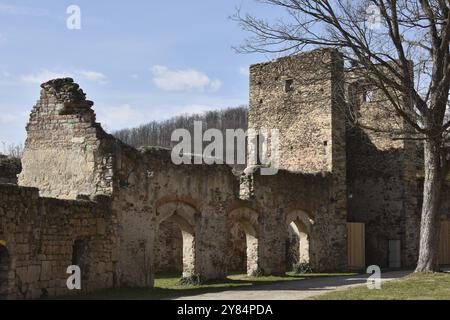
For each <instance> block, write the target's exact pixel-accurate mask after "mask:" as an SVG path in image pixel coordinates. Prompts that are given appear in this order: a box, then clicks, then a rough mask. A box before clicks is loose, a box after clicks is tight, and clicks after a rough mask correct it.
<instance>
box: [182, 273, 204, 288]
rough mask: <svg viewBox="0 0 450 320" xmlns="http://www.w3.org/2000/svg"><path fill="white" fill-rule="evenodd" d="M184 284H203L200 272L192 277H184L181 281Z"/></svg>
mask: <svg viewBox="0 0 450 320" xmlns="http://www.w3.org/2000/svg"><path fill="white" fill-rule="evenodd" d="M179 283H180V285H182V286H199V285H201V284H202V281H201V279H200V276H199V275H198V274H196V275H192V276H190V277H182V278H181V279H180V281H179Z"/></svg>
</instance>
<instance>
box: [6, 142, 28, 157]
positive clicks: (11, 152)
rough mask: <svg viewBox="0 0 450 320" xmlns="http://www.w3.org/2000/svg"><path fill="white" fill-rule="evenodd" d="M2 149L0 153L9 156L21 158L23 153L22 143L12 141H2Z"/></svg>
mask: <svg viewBox="0 0 450 320" xmlns="http://www.w3.org/2000/svg"><path fill="white" fill-rule="evenodd" d="M1 145H2V149H3V150H2V151H1V152H0V154H2V153H3V154H4V155H6V156H10V157H13V158H19V159H21V158H22V155H23V145H22V144H14V143H9V144H7V143H5V142H2V143H1Z"/></svg>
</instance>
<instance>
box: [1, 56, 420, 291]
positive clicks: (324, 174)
mask: <svg viewBox="0 0 450 320" xmlns="http://www.w3.org/2000/svg"><path fill="white" fill-rule="evenodd" d="M352 79H353V76H352V75H349V72H348V71H344V68H343V60H342V56H341V55H340V54H339V52H337V51H335V50H328V49H323V50H315V51H312V52H307V53H304V54H300V55H296V56H293V57H288V58H282V59H279V60H276V61H273V62H269V63H263V64H257V65H253V66H251V68H250V105H249V127H250V128H254V129H267V130H270V129H279V130H280V153H279V155H278V156H279V157H278V160H279V165H280V170H279V172H278V173H277V174H276V175H272V176H266V175H261V174H260V171H259V169H258V164H257V163H254V162H252V161H253V160H252V159H249V161H248V162H249V163H248V164H249V168H248V170H245V172H243V173H241V174H236V172H235V171H233V170H232V168H231V167H229V166H227V165H217V164H215V165H206V164H203V165H175V164H173V163H172V161H171V157H170V150H167V149H162V148H157V147H149V148H144V149H140V150H137V149H135V148H132V147H130V146H127V145H125V144H124V143H122V142H121V141H119V140H117V139H115V138H114V137H113V136H111V135H109V134H107V133H105V132H104V130H103V129H102V128H101V126H100V124H98V123H96V120H95V114H94V111H93V110H92V106H93V103H92V102H91V101H88V100H86V96H85V94H84V93H83V91H82V90H81V89H80V88H79V87H78V85H77V84H75V83H74V81H73V80H72V79H70V78H65V79H55V80H52V81H49V82H47V83H44V84H43V85H42V90H41V96H40V99H39V100H38V102H37V103H36V105H35V106H34V108H33V110H32V112H31V115H30V120H29V123H28V125H27V133H28V136H27V140H26V144H25V150H24V155H23V159H22V166H23V169H22V172H21V174H20V176H19V180H18V184H19V186H16V185H11V184H9V185H0V240H5V245H2V246H1V247H0V248H1V250H0V259H1V260H0V297H6V298H10V299H16V298H39V297H45V296H54V295H66V294H74V291H69V290H68V289H67V287H66V282H65V281H66V279H67V277H68V274H66V268H67V267H68V266H69V265H71V264H74V263H75V264H77V263H78V264H81V265H80V267H81V270H82V275H83V276H82V278H83V281H82V282H83V284H82V291H92V290H97V289H102V288H111V287H116V288H117V287H151V286H153V280H154V276H155V272H160V271H178V272H182V275H183V277H186V278H191V277H195V278H197V277H198V278H199V279H201V280H202V281H205V280H211V279H220V278H225V277H226V275H227V274H228V273H229V272H231V271H234V270H246V272H247V273H248V274H249V275H258V274H274V275H279V274H284V272H285V271H286V268H287V266H286V265H287V262H288V261H287V256H288V254H287V252H288V251H289V250H290V249H289V248H287V244H288V243H292V242H295V241H298V243H296V244H294V246H293V247H294V250H297V251H298V253H296V254H293V255H292V256H294V257H297V258H296V259H297V260H298V261H297V262H308V263H309V264H310V266H311V267H312V269H313V270H315V271H317V272H321V271H344V270H347V231H346V223H347V222H348V221H352V222H364V223H366V230H367V233H366V239H367V260H368V262H369V263H374V264H378V265H380V266H386V264H387V263H388V254H389V253H388V241H389V240H396V239H399V240H400V241H401V255H402V258H401V263H402V266H403V267H406V266H410V265H412V264H413V263H414V262H415V261H414V259H415V257H416V255H417V246H418V243H417V238H418V232H417V228H418V215H419V211H420V210H419V208H418V206H419V205H418V200H417V199H418V191H417V181H416V180H417V177H416V172H417V170H419V169H420V168H419V169H418V167H420V165H418V163H419V164H420V161H417V148H416V146H415V145H413V144H411V143H409V142H399V141H395V142H394V141H392V139H390V138H389V137H386V136H382V135H377V134H371V133H369V132H366V131H364V130H359V131H358V130H356V129H353V128H351V127H349V126H346V114H345V112H343V109H345V108H343V107H344V106H345V100H344V99H345V98H347V99H350V98H351V99H354V97H353V96H350V94H349V92H358V90H356V91H352V90H348V87H347V86H346V85H344V84H345V83H346V82H347V81H346V80H352ZM350 82H351V81H350ZM355 83H358V81H355ZM356 97H357V99H359V98H360V97H361V96H360V93H356ZM358 97H359V98H358ZM357 99H356V100H355V101H357ZM352 101H353V100H352ZM359 104H360V105H361V114H362V115H363V118H364V119H365V121H367V122H368V123H371V122H376V121H378V122H379V119H378V118H377V114H378V112H379V111H380V108H381V110H384V109H383V108H384V106H386V103H384V102H383V103H378V104H377V103H375V102H371V103H368V104H367V103H362V102H359ZM366 104H367V105H366ZM372 107H373V108H372ZM374 110H375V111H374ZM376 110H378V111H376ZM392 121H393V122H389V121H388V122H387V124H386V125H398V121H397V119H393V120H392ZM272 140H273V137H269V139H268V144H269V145H270V144H271V143H272ZM0 173H1V171H0ZM0 176H3V173H2V174H0ZM1 182H3V181H1ZM7 182H8V181H7ZM293 226H294V227H293ZM295 239H297V240H295ZM5 279H6V280H5Z"/></svg>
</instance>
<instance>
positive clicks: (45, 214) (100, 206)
mask: <svg viewBox="0 0 450 320" xmlns="http://www.w3.org/2000/svg"><path fill="white" fill-rule="evenodd" d="M115 223H116V221H115V218H114V216H113V214H112V211H111V205H110V200H109V199H107V198H104V197H103V198H102V197H97V198H96V199H95V202H94V201H80V200H79V201H75V200H71V201H69V200H58V199H51V198H42V197H39V192H38V190H37V189H34V188H26V187H18V186H13V185H4V184H3V185H1V184H0V240H3V241H5V245H4V247H3V250H6V251H5V252H6V253H5V254H4V257H8V269H7V270H3V271H2V272H4V274H5V275H6V277H5V279H7V281H5V282H3V283H1V284H0V295H2V294H3V298H8V299H30V298H32V299H36V298H45V297H47V296H54V295H70V294H75V293H76V291H70V290H68V289H67V286H66V281H67V278H68V277H69V276H70V275H69V274H67V273H66V270H67V267H68V266H70V265H72V264H74V262H77V261H73V260H74V252H73V250H74V244H75V241H77V240H78V241H81V243H82V245H83V247H84V248H83V252H84V253H82V252H79V254H81V257H80V256H79V257H78V263H80V264H81V265H80V268H81V274H82V282H81V286H82V292H88V291H93V290H99V289H104V288H111V287H113V285H114V276H113V271H114V266H115V263H116V261H117V254H116V253H115V250H114V248H115V241H116V236H115V230H116V227H115Z"/></svg>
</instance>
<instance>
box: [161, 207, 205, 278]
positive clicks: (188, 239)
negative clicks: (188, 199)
mask: <svg viewBox="0 0 450 320" xmlns="http://www.w3.org/2000/svg"><path fill="white" fill-rule="evenodd" d="M197 212H198V210H197V209H196V208H195V207H193V206H191V205H188V204H186V203H182V202H169V203H164V204H163V205H161V206H159V207H158V208H157V233H156V234H157V237H159V230H160V226H161V225H162V224H163V223H166V224H167V223H170V224H172V225H175V226H177V227H178V228H179V230H181V238H182V243H181V245H182V248H181V252H182V264H183V265H182V270H183V274H182V276H183V277H184V278H189V277H193V276H196V275H198V274H199V271H200V270H199V266H198V265H199V261H198V260H199V257H198V253H197V251H198V249H197V239H196V234H197V232H196V230H195V225H196V222H195V221H196V215H197ZM166 249H167V248H164V247H160V248H159V250H160V251H161V250H166ZM176 249H177V250H179V249H180V248H176ZM161 256H162V255H161V254H159V257H160V258H161Z"/></svg>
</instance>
